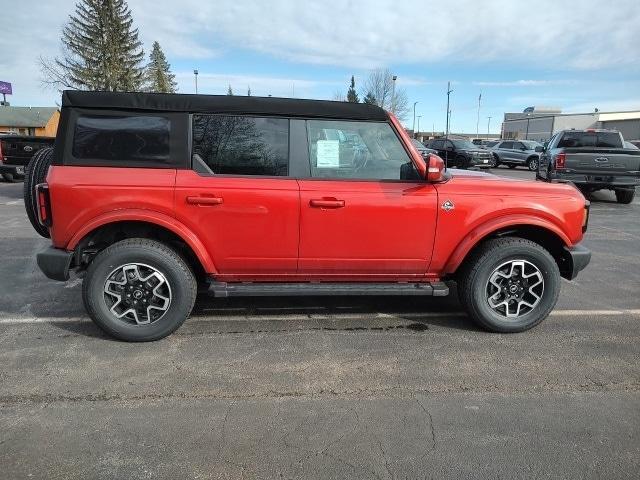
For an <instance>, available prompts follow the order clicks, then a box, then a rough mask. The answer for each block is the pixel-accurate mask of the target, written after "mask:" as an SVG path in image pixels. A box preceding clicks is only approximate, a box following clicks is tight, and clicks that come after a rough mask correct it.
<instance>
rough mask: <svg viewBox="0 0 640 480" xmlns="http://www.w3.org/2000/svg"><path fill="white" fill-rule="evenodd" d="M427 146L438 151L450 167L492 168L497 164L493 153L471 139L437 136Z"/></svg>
mask: <svg viewBox="0 0 640 480" xmlns="http://www.w3.org/2000/svg"><path fill="white" fill-rule="evenodd" d="M427 147H429V148H432V149H434V150H435V151H437V152H438V155H439V156H440V157H441V158H442V159H444V160H445V163H446V164H447V166H448V167H457V168H469V167H480V168H492V167H494V166H495V159H494V158H493V155H491V153H490V152H489V151H488V150H485V149H482V148H480V147H478V146H476V145H474V144H473V143H471V142H470V141H469V140H458V139H445V138H436V139H435V140H431V142H429V144H428V145H427Z"/></svg>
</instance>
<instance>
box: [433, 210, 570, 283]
mask: <svg viewBox="0 0 640 480" xmlns="http://www.w3.org/2000/svg"><path fill="white" fill-rule="evenodd" d="M516 226H533V227H541V228H544V229H545V230H548V231H550V232H552V233H553V234H555V235H556V236H557V237H558V238H559V239H560V240H562V242H563V244H564V245H568V246H570V245H572V242H571V240H570V239H569V237H568V236H567V235H566V234H565V233H564V232H563V231H562V230H561V229H560V228H559V227H558V226H557V225H555V224H554V223H553V222H551V221H549V220H547V219H544V218H540V217H532V216H531V215H518V214H512V215H507V216H503V217H499V218H494V219H492V220H489V221H487V222H484V223H482V224H481V225H478V226H476V227H475V228H473V229H472V230H471V231H470V232H469V233H467V234H466V235H465V236H464V238H463V239H462V241H461V242H459V243H458V244H457V246H456V247H455V248H454V249H453V250H452V251H451V253H450V254H449V255H447V256H446V258H447V260H446V262H445V263H444V266H443V267H442V271H444V272H445V273H453V272H455V271H456V270H457V269H458V267H459V266H460V264H461V263H462V262H463V260H464V259H465V257H466V256H467V254H468V253H469V252H470V251H471V249H472V248H473V247H475V246H476V245H477V244H478V243H479V242H481V241H482V240H483V239H485V238H487V237H488V236H490V235H491V234H493V233H494V232H497V231H499V230H503V229H505V228H509V227H516Z"/></svg>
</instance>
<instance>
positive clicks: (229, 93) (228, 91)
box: [227, 85, 233, 95]
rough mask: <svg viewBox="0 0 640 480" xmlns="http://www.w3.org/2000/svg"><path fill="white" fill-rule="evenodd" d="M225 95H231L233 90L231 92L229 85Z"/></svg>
mask: <svg viewBox="0 0 640 480" xmlns="http://www.w3.org/2000/svg"><path fill="white" fill-rule="evenodd" d="M227 95H233V90H231V85H229V88H228V89H227Z"/></svg>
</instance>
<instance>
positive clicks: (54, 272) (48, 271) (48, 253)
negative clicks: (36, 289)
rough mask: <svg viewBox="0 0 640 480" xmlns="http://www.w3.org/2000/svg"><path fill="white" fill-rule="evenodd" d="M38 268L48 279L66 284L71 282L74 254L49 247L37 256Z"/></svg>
mask: <svg viewBox="0 0 640 480" xmlns="http://www.w3.org/2000/svg"><path fill="white" fill-rule="evenodd" d="M36 260H37V262H38V267H40V270H42V273H44V274H45V275H46V276H47V277H48V278H50V279H52V280H59V281H61V282H64V281H66V280H69V269H70V268H71V262H72V260H73V252H67V251H66V250H62V249H60V248H54V247H47V248H46V249H45V250H43V251H41V252H40V253H38V254H37V255H36Z"/></svg>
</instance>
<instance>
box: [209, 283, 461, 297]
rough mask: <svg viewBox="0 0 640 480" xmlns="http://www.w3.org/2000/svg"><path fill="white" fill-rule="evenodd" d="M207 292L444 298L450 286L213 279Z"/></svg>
mask: <svg viewBox="0 0 640 480" xmlns="http://www.w3.org/2000/svg"><path fill="white" fill-rule="evenodd" d="M209 291H210V292H212V293H213V294H214V295H215V296H216V297H271V296H273V297H278V296H282V297H286V296H316V295H426V296H434V297H445V296H447V295H448V294H449V287H447V285H445V283H444V282H432V283H371V282H362V283H347V282H341V283H338V282H337V283H329V282H299V283H272V282H262V283H254V282H239V283H225V282H212V283H211V285H210V287H209Z"/></svg>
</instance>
